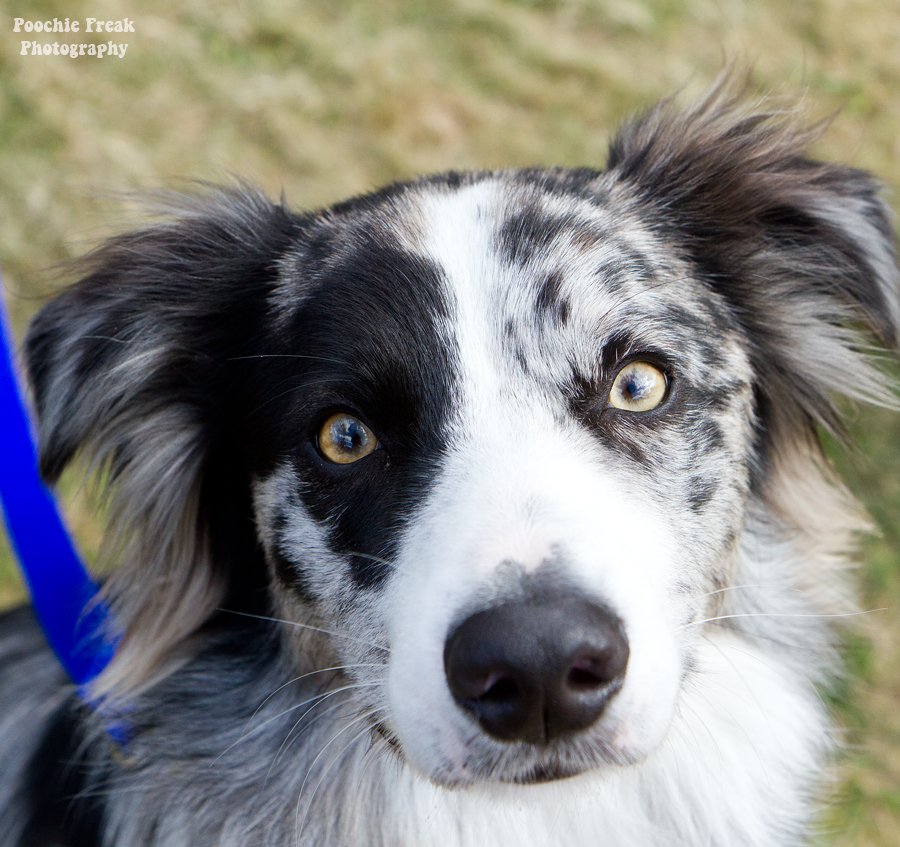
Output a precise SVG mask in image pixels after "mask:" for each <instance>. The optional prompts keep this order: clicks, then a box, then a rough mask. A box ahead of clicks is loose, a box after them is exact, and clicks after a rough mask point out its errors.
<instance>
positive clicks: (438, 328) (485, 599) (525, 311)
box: [28, 95, 900, 786]
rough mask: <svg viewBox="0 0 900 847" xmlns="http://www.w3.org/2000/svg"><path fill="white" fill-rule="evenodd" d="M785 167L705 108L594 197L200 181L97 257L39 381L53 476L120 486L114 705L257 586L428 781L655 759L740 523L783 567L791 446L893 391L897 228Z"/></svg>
mask: <svg viewBox="0 0 900 847" xmlns="http://www.w3.org/2000/svg"><path fill="white" fill-rule="evenodd" d="M807 141H808V138H807V137H806V136H804V135H803V134H802V133H798V132H797V131H796V130H794V129H791V128H790V127H785V126H783V125H780V124H778V122H777V121H775V122H773V121H771V120H770V119H767V118H748V117H747V116H746V114H745V113H744V112H743V111H742V110H741V108H740V107H739V106H738V105H737V104H735V103H734V102H732V101H730V100H728V99H727V97H724V96H721V95H720V96H719V97H718V99H717V98H715V97H714V98H712V99H710V100H709V101H708V102H706V103H704V104H702V105H701V106H700V107H698V108H697V109H696V110H694V111H692V112H687V113H685V114H678V113H675V112H673V111H671V110H669V109H668V108H663V109H662V110H658V111H656V112H652V113H650V114H649V115H648V116H646V117H645V118H644V119H642V120H641V121H639V122H636V123H634V124H631V125H629V126H627V127H626V128H625V129H624V130H623V131H622V133H621V134H620V136H619V137H618V139H617V140H616V141H615V142H614V144H613V146H612V148H611V157H610V163H609V166H608V168H607V170H606V171H604V172H599V171H523V172H503V173H484V174H464V175H459V174H449V175H446V176H444V177H436V178H431V179H425V180H420V181H418V182H414V183H409V184H404V185H397V186H393V187H391V188H389V189H386V190H384V191H382V192H379V193H377V194H374V195H370V196H367V197H363V198H359V199H357V200H354V201H350V202H348V203H345V204H341V205H339V206H336V207H334V208H332V209H330V210H327V211H325V212H321V213H318V214H312V215H306V216H298V215H293V214H291V213H288V212H287V211H285V210H284V209H282V208H281V207H277V206H272V205H271V204H268V203H267V202H266V201H265V200H263V199H262V198H260V197H259V196H258V195H256V194H254V193H252V192H246V191H243V192H242V191H235V192H224V193H220V194H216V195H213V196H212V197H210V198H209V199H207V200H201V201H196V202H194V201H190V202H188V204H187V205H186V206H185V207H184V208H182V209H181V210H180V211H179V213H178V214H179V219H178V220H177V221H176V222H175V223H170V224H166V225H161V226H159V227H156V228H151V229H147V230H145V231H142V232H139V233H136V234H133V235H128V236H122V237H120V238H119V239H117V240H113V241H112V242H110V243H109V244H108V245H107V246H106V247H104V248H103V249H102V250H101V251H100V252H99V253H98V254H97V255H96V257H94V258H93V259H92V260H91V262H92V264H91V269H90V273H89V274H88V275H87V276H86V277H85V278H84V279H83V280H82V281H81V282H80V283H78V284H77V285H76V286H75V287H74V288H73V289H71V290H70V291H69V292H68V293H67V294H65V295H64V296H63V297H61V298H60V299H58V300H57V301H55V302H54V303H53V304H51V305H50V306H49V307H47V309H45V311H44V312H42V313H41V315H40V316H39V317H38V319H37V320H36V322H35V324H34V326H33V328H32V331H31V335H30V337H29V342H28V355H29V361H30V369H31V376H32V380H33V383H34V386H35V397H36V400H37V406H38V411H39V413H40V416H41V420H42V436H43V441H42V467H43V470H44V472H45V474H46V475H47V476H48V477H50V478H53V477H55V476H56V475H58V473H59V471H60V470H61V468H62V467H63V465H64V464H65V463H66V462H67V461H69V459H70V458H71V457H72V455H73V453H74V452H75V451H76V450H77V449H79V448H80V447H86V448H87V449H88V450H89V451H91V452H92V453H93V454H94V456H95V457H96V459H97V460H98V461H100V462H103V461H108V462H109V466H110V475H111V477H112V479H113V481H114V482H117V483H118V489H117V491H118V493H117V500H116V501H114V507H113V519H114V521H117V522H118V523H119V524H121V525H124V526H125V528H126V530H127V532H128V533H129V534H130V537H131V538H132V546H131V547H130V548H129V550H128V555H127V556H126V559H127V562H126V567H124V568H123V569H122V570H121V571H120V572H119V573H118V574H117V575H116V577H115V578H114V580H113V585H112V593H113V596H114V599H115V600H116V602H117V603H118V608H119V613H120V615H121V616H122V618H123V620H124V621H125V624H126V627H127V631H128V634H127V637H126V639H125V642H124V644H123V648H122V650H121V653H120V657H119V659H118V660H117V663H118V666H119V671H118V673H119V677H118V679H119V681H120V682H121V681H123V680H124V682H125V684H126V686H127V685H132V684H135V683H140V681H141V680H142V679H144V678H147V677H149V676H152V674H153V673H155V672H156V671H157V667H158V662H159V661H160V660H161V659H164V658H165V656H166V655H167V653H168V652H170V651H172V650H173V649H175V648H178V647H179V645H181V644H183V643H184V642H185V640H186V639H188V638H189V637H190V636H191V635H192V634H193V633H194V632H195V631H196V630H197V629H198V628H199V627H200V626H201V625H202V624H203V623H204V621H205V620H206V619H207V618H208V617H209V616H210V614H211V613H212V612H213V610H214V609H215V608H216V607H217V606H221V605H225V606H227V607H229V608H235V607H236V606H238V607H239V606H240V603H241V602H242V600H244V599H246V597H249V596H250V595H251V594H253V591H252V590H250V589H252V588H254V587H256V588H258V587H259V586H260V584H261V583H262V582H265V583H266V597H267V598H268V601H267V602H269V603H270V605H269V606H268V607H267V609H266V610H267V611H268V612H271V610H272V608H274V609H275V612H276V615H275V616H276V617H278V618H281V619H284V620H288V621H294V622H296V623H297V624H299V625H300V627H299V629H301V630H302V631H303V632H311V631H314V632H316V633H318V634H319V636H321V639H320V640H319V641H318V642H316V643H315V644H313V643H312V642H310V641H309V640H304V639H297V640H296V641H295V642H294V649H295V650H296V653H295V656H296V660H297V664H298V666H299V667H300V668H301V669H304V670H305V669H308V667H309V662H310V661H320V664H321V663H322V662H325V663H331V664H333V662H334V661H335V659H334V658H333V657H334V656H336V657H337V660H338V661H339V662H340V663H341V664H342V665H343V666H344V667H345V669H346V671H345V673H346V676H347V677H349V680H350V683H352V684H351V689H352V690H350V694H349V695H348V696H350V697H351V698H352V699H353V700H354V702H356V703H357V705H358V707H359V716H360V722H361V723H360V730H359V731H366V730H367V729H371V730H372V731H374V732H376V733H377V734H380V735H381V736H382V737H383V738H385V739H387V740H388V742H389V743H390V746H391V747H392V748H393V749H394V750H396V751H399V754H400V755H401V756H402V757H403V758H404V760H406V761H407V762H409V763H411V764H412V765H413V766H414V767H415V768H416V769H417V770H418V771H419V772H420V773H421V774H424V775H425V776H426V777H428V778H429V779H431V780H432V781H434V782H437V783H439V784H443V785H448V786H458V785H466V784H469V783H472V782H483V781H489V780H494V781H502V782H526V783H527V782H535V781H544V780H549V779H556V778H560V777H564V776H569V775H573V774H577V773H581V772H584V771H586V770H590V769H596V768H603V767H606V766H616V765H621V764H628V763H633V762H635V761H638V760H640V759H642V758H643V757H645V756H647V755H648V754H649V753H650V752H651V751H652V750H654V748H656V747H657V746H658V745H659V743H660V741H661V740H662V739H663V737H664V736H665V734H666V732H667V729H668V727H669V725H670V722H671V720H672V717H673V714H674V713H675V711H676V709H677V703H678V698H679V693H680V692H681V691H682V689H683V686H684V685H685V680H687V679H690V677H691V675H692V660H693V650H694V647H695V646H696V644H697V641H698V639H700V638H701V637H703V630H702V628H701V626H700V625H699V624H700V622H701V619H702V618H703V617H708V616H711V615H712V614H714V612H711V610H713V609H714V608H715V605H716V603H717V602H718V601H719V600H720V599H721V597H722V594H723V592H724V591H725V590H726V589H730V588H732V587H734V583H733V579H734V574H735V570H736V568H738V567H739V565H740V561H741V556H745V557H746V556H747V555H749V556H751V558H752V556H753V555H756V553H754V552H753V551H751V552H750V553H747V550H746V546H747V545H746V544H745V542H744V539H743V537H744V535H745V526H746V522H747V520H748V515H751V514H752V515H754V520H756V521H758V522H759V521H762V522H763V523H764V524H765V525H766V527H767V530H766V533H767V535H769V536H771V539H772V544H775V545H777V544H782V545H783V547H784V550H786V551H788V552H787V553H785V556H786V560H790V557H791V555H793V554H792V553H790V549H792V548H790V543H791V539H792V538H793V536H792V535H791V533H792V532H793V533H794V534H797V533H798V532H799V531H800V530H799V529H798V526H799V523H800V520H799V519H798V520H794V518H795V517H796V516H793V515H792V512H791V506H790V503H789V502H788V501H789V500H790V492H789V491H788V490H787V489H786V488H785V485H784V484H783V478H784V473H783V471H784V468H785V466H786V464H790V460H788V459H786V457H789V456H797V455H799V456H801V457H808V456H809V449H808V448H809V444H810V442H811V438H812V436H813V434H814V429H815V426H816V425H819V424H822V425H825V426H830V425H833V424H834V421H835V414H834V407H833V405H832V401H831V399H830V395H831V393H832V392H833V391H840V392H843V393H845V394H847V395H850V396H855V397H863V398H867V399H873V398H874V399H877V394H878V393H879V392H881V391H883V387H884V383H882V382H879V380H878V378H877V376H875V375H873V372H872V370H871V369H870V367H869V366H868V364H867V363H866V361H865V360H864V359H863V357H862V356H860V355H859V353H858V350H859V347H860V344H861V336H858V335H857V334H856V333H857V328H858V327H859V326H863V325H864V326H865V328H866V329H867V330H868V331H870V332H871V333H873V334H874V335H876V336H877V337H879V338H880V339H881V340H882V341H883V342H884V343H886V344H887V345H894V344H895V343H896V332H897V324H898V314H900V306H898V298H897V287H898V286H897V271H896V264H895V261H894V254H893V246H892V239H891V234H890V227H889V225H888V218H887V212H886V210H885V207H884V206H883V205H882V204H881V202H880V201H879V200H878V199H877V196H876V187H875V186H874V184H873V183H872V182H871V180H869V179H868V177H866V176H865V175H863V174H861V173H859V172H857V171H852V170H849V169H844V168H837V167H828V166H824V165H818V164H815V163H812V162H810V161H808V160H806V159H803V158H801V157H800V152H801V150H802V147H803V145H804V144H805V143H806V142H807ZM854 321H855V322H856V323H855V324H854V323H853V322H854ZM798 445H805V447H804V449H803V450H799V452H798V450H797V448H798ZM786 502H787V503H788V505H787V506H785V503H786ZM760 539H761V535H760V533H757V534H756V535H755V536H754V544H756V545H759V544H761V543H762V542H761V540H760ZM767 543H768V542H767ZM742 545H743V549H742ZM788 579H789V584H788V585H787V587H786V588H785V591H791V590H794V588H793V585H794V583H793V582H790V580H793V579H794V577H793V576H792V575H791V576H789V578H788ZM150 585H153V586H154V590H153V591H148V590H146V588H147V586H150ZM159 586H162V587H161V588H159ZM247 586H250V589H247ZM741 587H742V588H747V586H741ZM803 588H804V585H803V583H802V579H801V577H800V576H797V578H796V590H798V591H800V590H803ZM245 589H246V590H245ZM254 596H258V595H254ZM223 598H224V599H223ZM248 602H249V601H248ZM254 610H255V611H260V609H259V608H258V606H256V607H254ZM304 627H306V629H304ZM309 627H313V628H314V629H313V630H310V629H308V628H309ZM286 631H290V628H289V627H288V628H286ZM316 651H318V652H316ZM311 656H313V657H314V658H313V659H311V658H310V657H311ZM316 656H318V657H319V658H318V659H316V658H315V657H316ZM321 666H322V667H327V666H329V664H321ZM114 667H115V666H114ZM123 668H124V670H122V669H123ZM353 731H354V732H355V731H357V730H353Z"/></svg>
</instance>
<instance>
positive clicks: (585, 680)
mask: <svg viewBox="0 0 900 847" xmlns="http://www.w3.org/2000/svg"><path fill="white" fill-rule="evenodd" d="M608 681H609V680H606V679H604V678H603V677H602V676H601V674H600V672H599V670H598V662H597V661H596V660H595V659H590V658H587V657H579V658H577V659H576V660H575V661H574V662H573V663H572V666H571V667H570V668H569V673H568V674H567V675H566V683H567V684H568V685H569V686H570V687H571V688H576V689H578V688H580V689H591V688H600V687H601V686H602V685H606V683H607V682H608Z"/></svg>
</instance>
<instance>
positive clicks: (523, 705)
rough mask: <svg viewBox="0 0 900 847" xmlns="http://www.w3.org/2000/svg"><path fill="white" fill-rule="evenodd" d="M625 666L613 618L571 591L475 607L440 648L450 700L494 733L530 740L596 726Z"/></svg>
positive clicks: (621, 636)
mask: <svg viewBox="0 0 900 847" xmlns="http://www.w3.org/2000/svg"><path fill="white" fill-rule="evenodd" d="M627 663H628V641H627V639H626V638H625V634H624V632H623V630H622V625H621V622H620V621H619V619H618V618H617V617H616V616H615V615H614V614H613V613H612V612H610V611H609V610H608V609H606V608H605V607H603V606H601V605H599V604H597V603H592V602H590V601H588V600H585V599H583V598H581V597H579V596H572V595H561V596H556V597H544V598H538V599H530V600H521V601H514V602H509V603H504V604H502V605H499V606H495V607H494V608H492V609H486V610H484V611H482V612H477V613H476V614H474V615H472V616H471V617H469V618H467V619H466V620H465V621H463V622H462V623H461V624H460V625H459V626H458V627H457V628H456V629H455V630H454V631H453V632H452V633H451V635H450V637H449V638H448V639H447V643H446V644H445V646H444V669H445V673H446V676H447V683H448V685H449V687H450V691H451V693H452V694H453V696H454V698H455V699H456V702H457V703H458V704H459V705H460V706H461V707H462V708H463V709H466V710H467V711H469V712H471V713H472V714H473V715H474V716H475V717H476V718H477V720H478V722H479V723H480V724H481V726H482V728H483V729H484V730H485V731H486V732H488V733H489V734H491V735H493V736H494V737H496V738H500V739H503V740H506V741H516V740H524V741H530V742H532V743H535V744H542V743H546V742H547V741H549V740H551V739H553V738H555V737H557V736H559V735H564V734H566V733H572V732H577V731H579V730H582V729H585V728H587V727H588V726H590V725H591V724H592V723H594V721H596V720H597V718H599V716H600V714H601V712H602V711H603V709H604V707H605V705H606V703H607V701H608V700H609V698H610V697H612V696H613V694H615V692H616V691H618V689H619V688H620V687H621V684H622V680H623V678H624V676H625V669H626V666H627Z"/></svg>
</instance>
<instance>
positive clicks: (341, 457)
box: [316, 412, 380, 465]
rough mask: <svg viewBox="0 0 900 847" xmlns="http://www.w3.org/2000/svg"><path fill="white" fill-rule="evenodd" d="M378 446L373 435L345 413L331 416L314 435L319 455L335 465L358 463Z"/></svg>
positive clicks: (367, 428)
mask: <svg viewBox="0 0 900 847" xmlns="http://www.w3.org/2000/svg"><path fill="white" fill-rule="evenodd" d="M379 446H380V445H379V443H378V439H377V438H376V437H375V433H374V432H372V430H371V429H369V427H367V426H366V425H365V424H364V423H363V422H362V421H361V420H359V418H355V417H353V415H350V414H347V412H337V413H336V414H334V415H331V417H329V418H328V419H327V420H326V421H325V423H323V424H322V426H321V427H319V431H318V433H317V434H316V447H317V448H318V449H319V453H320V454H321V455H322V457H323V458H324V459H327V460H328V461H329V462H334V463H335V464H337V465H349V464H351V463H352V462H358V461H359V460H360V459H363V458H365V457H366V456H368V455H369V454H370V453H374V452H375V451H376V450H377V449H378V447H379Z"/></svg>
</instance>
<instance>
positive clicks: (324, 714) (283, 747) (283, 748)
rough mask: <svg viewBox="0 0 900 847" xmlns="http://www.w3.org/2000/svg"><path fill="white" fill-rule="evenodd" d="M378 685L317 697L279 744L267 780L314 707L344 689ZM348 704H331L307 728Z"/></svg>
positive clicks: (372, 685)
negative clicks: (295, 731)
mask: <svg viewBox="0 0 900 847" xmlns="http://www.w3.org/2000/svg"><path fill="white" fill-rule="evenodd" d="M376 685H381V683H369V684H367V685H356V686H348V687H346V688H340V689H336V690H335V691H329V692H326V693H325V694H323V695H321V696H320V697H318V698H316V699H317V700H318V702H316V703H313V704H312V706H310V707H309V708H308V709H307V710H306V711H305V712H304V713H303V714H302V715H300V717H299V718H297V720H296V722H295V723H294V725H293V726H292V727H291V728H290V729H289V730H288V733H287V735H285V737H284V740H283V741H282V742H281V746H279V748H278V750H277V751H276V753H275V756H274V758H273V759H272V764H271V765H269V770H268V772H267V773H266V781H268V779H269V777H270V776H271V774H272V769H273V768H274V767H275V765H276V764H278V760H279V759H281V758H282V757H283V756H284V755H285V754H286V753H287V751H288V750H290V749H291V747H292V746H293V744H294V742H295V741H296V740H297V739H298V738H299V737H300V736H299V735H294V730H295V729H296V728H297V727H298V726H300V724H301V723H302V722H303V719H304V718H305V717H306V716H307V715H308V714H309V713H310V712H311V711H312V710H313V709H315V708H316V707H317V706H321V705H322V704H323V703H324V702H325V701H326V700H327V699H328V698H329V697H331V696H332V695H334V694H341V693H343V692H344V691H348V690H350V688H354V689H361V688H374V687H375V686H376ZM303 705H305V704H303ZM346 705H347V703H346V701H345V700H340V701H339V702H337V703H335V704H334V705H332V706H331V708H329V709H326V710H325V711H324V712H322V713H321V714H318V715H316V716H315V717H314V718H313V719H312V720H311V721H310V722H309V725H308V726H307V729H309V727H311V726H313V725H314V724H315V723H316V722H317V721H318V720H320V719H321V718H325V717H328V716H329V715H332V714H334V713H335V712H336V711H338V709H341V708H342V707H344V706H346ZM292 735H294V737H293V738H291V736H292ZM264 784H265V783H264Z"/></svg>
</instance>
